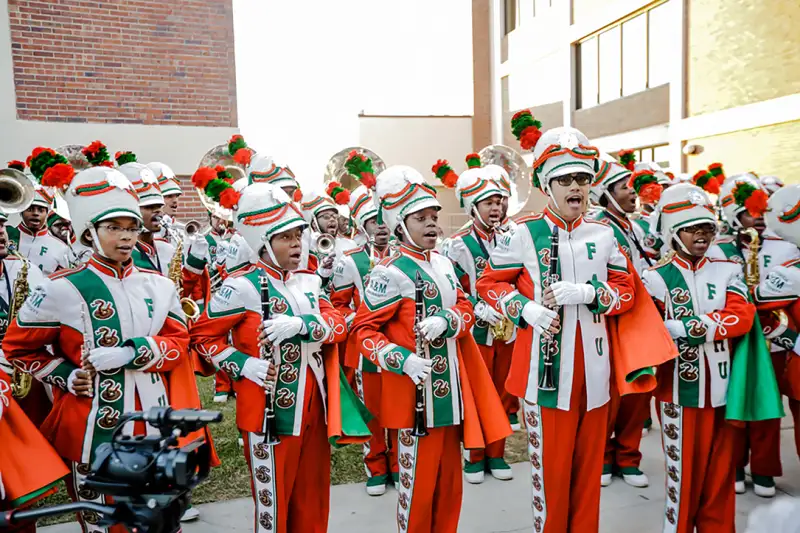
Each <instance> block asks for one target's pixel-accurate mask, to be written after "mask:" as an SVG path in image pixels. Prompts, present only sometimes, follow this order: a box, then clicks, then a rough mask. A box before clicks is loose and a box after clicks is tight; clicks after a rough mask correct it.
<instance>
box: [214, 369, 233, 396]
mask: <svg viewBox="0 0 800 533" xmlns="http://www.w3.org/2000/svg"><path fill="white" fill-rule="evenodd" d="M214 392H216V393H217V394H220V393H223V392H224V393H227V394H231V393H232V392H233V381H231V377H230V376H229V375H228V373H227V372H225V371H224V370H217V371H216V372H215V373H214Z"/></svg>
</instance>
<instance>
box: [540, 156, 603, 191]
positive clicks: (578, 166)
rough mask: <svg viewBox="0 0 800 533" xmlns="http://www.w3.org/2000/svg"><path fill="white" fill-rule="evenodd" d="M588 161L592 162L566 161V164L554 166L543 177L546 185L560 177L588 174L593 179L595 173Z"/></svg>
mask: <svg viewBox="0 0 800 533" xmlns="http://www.w3.org/2000/svg"><path fill="white" fill-rule="evenodd" d="M588 161H593V160H587V161H584V160H576V161H568V162H566V163H562V164H561V165H558V166H556V167H555V168H553V169H552V170H550V172H548V173H547V174H546V175H545V177H544V178H545V180H546V181H547V183H548V185H549V184H550V182H551V181H553V180H554V179H556V178H560V177H561V176H566V175H568V174H589V175H590V176H591V177H592V178H594V175H595V172H594V167H593V165H592V164H591V163H589V162H588Z"/></svg>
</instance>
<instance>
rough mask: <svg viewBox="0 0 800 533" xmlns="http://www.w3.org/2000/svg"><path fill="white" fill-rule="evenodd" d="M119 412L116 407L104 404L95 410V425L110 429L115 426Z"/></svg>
mask: <svg viewBox="0 0 800 533" xmlns="http://www.w3.org/2000/svg"><path fill="white" fill-rule="evenodd" d="M120 414H121V413H120V412H119V411H118V410H117V409H114V408H113V407H111V406H110V405H104V406H103V407H101V408H100V409H98V410H97V425H98V426H99V427H100V428H102V429H105V430H112V429H114V428H115V427H117V422H119V415H120Z"/></svg>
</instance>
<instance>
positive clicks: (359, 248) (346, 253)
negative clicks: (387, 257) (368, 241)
mask: <svg viewBox="0 0 800 533" xmlns="http://www.w3.org/2000/svg"><path fill="white" fill-rule="evenodd" d="M364 246H365V245H363V244H362V245H361V246H358V247H356V248H353V249H352V250H347V251H346V252H345V253H344V255H353V254H357V253H358V252H365V251H366V248H365V247H364Z"/></svg>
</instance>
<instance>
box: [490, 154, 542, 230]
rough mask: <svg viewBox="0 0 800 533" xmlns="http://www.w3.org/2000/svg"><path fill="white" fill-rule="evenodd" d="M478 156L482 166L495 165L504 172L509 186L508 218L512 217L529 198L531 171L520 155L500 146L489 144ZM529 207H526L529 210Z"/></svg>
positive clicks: (523, 206) (521, 208)
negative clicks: (506, 174) (506, 173)
mask: <svg viewBox="0 0 800 533" xmlns="http://www.w3.org/2000/svg"><path fill="white" fill-rule="evenodd" d="M478 155H479V156H480V157H481V164H482V165H484V166H485V165H497V166H499V167H501V168H503V169H505V171H506V172H508V178H509V182H510V185H511V197H510V198H509V200H508V216H509V217H512V216H514V215H516V214H518V213H519V212H521V211H522V210H523V208H525V207H526V205H525V204H527V203H528V199H529V198H530V196H531V189H532V188H533V186H532V184H531V177H532V176H533V170H532V169H531V167H530V166H528V163H526V162H525V159H523V157H522V154H520V153H519V152H517V151H516V150H514V149H513V148H509V147H508V146H504V145H502V144H491V145H489V146H486V147H484V148H482V149H481V150H480V151H479V152H478ZM530 209H531V207H528V210H530Z"/></svg>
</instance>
